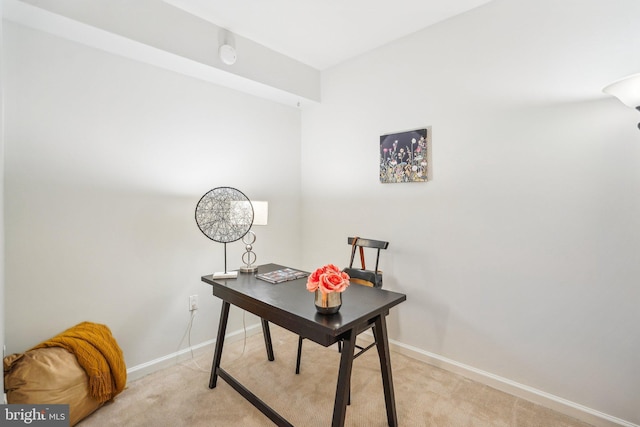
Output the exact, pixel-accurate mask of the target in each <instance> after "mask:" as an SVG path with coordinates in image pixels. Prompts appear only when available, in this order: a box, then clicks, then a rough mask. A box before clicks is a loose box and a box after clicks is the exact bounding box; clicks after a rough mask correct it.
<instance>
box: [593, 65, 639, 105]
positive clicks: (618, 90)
mask: <svg viewBox="0 0 640 427" xmlns="http://www.w3.org/2000/svg"><path fill="white" fill-rule="evenodd" d="M602 91H603V92H604V93H606V94H609V95H613V96H615V97H616V98H618V99H619V100H620V101H622V103H623V104H625V105H627V106H629V107H631V108H636V107H638V106H640V73H639V74H633V75H631V76H628V77H625V78H623V79H620V80H617V81H615V82H613V83H611V84H610V85H609V86H607V87H605V88H604V89H602Z"/></svg>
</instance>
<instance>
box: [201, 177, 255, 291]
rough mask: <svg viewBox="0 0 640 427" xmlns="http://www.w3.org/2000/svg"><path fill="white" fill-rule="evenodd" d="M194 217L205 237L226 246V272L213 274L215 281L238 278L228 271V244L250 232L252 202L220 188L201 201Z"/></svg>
mask: <svg viewBox="0 0 640 427" xmlns="http://www.w3.org/2000/svg"><path fill="white" fill-rule="evenodd" d="M195 217H196V223H197V224H198V228H199V229H200V231H202V234H204V235H205V236H207V237H208V238H209V239H211V240H213V241H214V242H218V243H224V272H219V273H214V274H213V277H214V279H233V278H236V277H237V276H238V272H237V271H227V243H230V242H235V241H236V240H240V239H241V238H243V237H244V236H245V234H247V233H248V232H249V230H250V229H251V225H252V224H253V205H252V204H251V201H250V200H249V199H248V198H247V196H245V195H244V193H242V192H241V191H240V190H237V189H235V188H231V187H217V188H214V189H213V190H210V191H208V192H207V193H206V194H205V195H204V196H202V197H201V198H200V201H199V202H198V204H197V205H196V212H195ZM252 234H253V233H252ZM254 237H255V236H254ZM254 240H255V239H254ZM254 257H255V254H254ZM243 260H244V257H243ZM254 261H255V259H254ZM245 262H246V261H245Z"/></svg>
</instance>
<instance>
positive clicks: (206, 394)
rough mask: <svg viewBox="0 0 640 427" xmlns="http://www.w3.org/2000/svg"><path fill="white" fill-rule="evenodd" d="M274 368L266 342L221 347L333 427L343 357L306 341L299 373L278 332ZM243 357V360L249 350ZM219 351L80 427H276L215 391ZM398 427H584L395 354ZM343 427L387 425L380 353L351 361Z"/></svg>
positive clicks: (153, 380)
mask: <svg viewBox="0 0 640 427" xmlns="http://www.w3.org/2000/svg"><path fill="white" fill-rule="evenodd" d="M271 332H272V339H273V346H274V352H275V357H276V360H275V361H274V362H269V361H267V358H266V353H265V348H264V340H263V338H262V335H260V334H258V335H253V336H251V337H248V338H247V341H246V346H245V345H244V343H243V342H242V341H237V342H234V343H225V348H224V351H223V360H222V364H221V366H222V367H223V368H225V370H226V371H227V372H229V373H230V374H231V375H233V376H234V377H236V378H237V379H238V380H239V381H240V382H241V383H242V384H243V385H244V386H246V387H247V388H248V389H250V390H251V391H252V392H253V393H254V394H256V395H257V396H259V397H260V398H261V399H262V400H263V401H265V402H266V403H267V404H268V405H269V406H271V407H272V408H274V409H275V410H276V411H278V412H279V413H280V414H281V415H282V416H284V417H285V418H286V419H287V420H288V421H289V422H291V423H292V424H293V425H295V426H301V427H305V426H308V427H314V426H330V425H331V416H332V412H333V402H334V397H335V387H336V380H337V373H338V365H339V359H340V355H339V353H338V351H337V348H336V347H335V346H333V347H329V348H324V347H322V346H320V345H318V344H315V343H313V342H311V341H305V343H304V346H303V354H302V368H301V372H300V375H296V374H295V360H296V348H297V336H295V335H294V334H292V333H290V332H288V331H286V330H284V329H281V328H279V327H277V326H275V325H272V330H271ZM243 348H244V351H243ZM212 356H213V350H211V351H210V352H208V353H207V354H202V355H199V356H196V357H195V358H193V359H189V360H186V361H182V362H179V363H178V362H177V363H176V365H175V366H174V367H171V368H168V369H165V370H162V371H158V372H155V373H153V374H150V375H147V376H146V377H143V378H141V379H138V380H136V381H133V382H131V383H130V384H128V387H127V389H126V390H124V391H123V392H122V393H121V394H120V395H118V396H117V397H116V399H115V400H114V401H113V402H112V403H109V404H107V405H105V406H104V407H102V408H101V409H99V410H98V411H96V412H95V413H94V414H92V415H91V416H89V417H88V418H86V419H85V420H83V421H82V422H81V423H80V424H78V425H79V426H80V427H104V426H114V427H115V426H118V427H123V426H124V427H136V426H149V427H152V426H153V427H163V426H171V427H177V426H225V427H228V426H242V427H254V426H255V427H258V426H270V425H273V423H272V422H271V421H270V420H269V419H268V418H267V417H265V416H264V415H263V414H262V413H261V412H260V411H258V410H257V409H255V408H254V407H253V406H252V405H251V404H250V403H249V402H247V401H246V400H245V399H244V398H243V397H242V396H240V395H239V394H238V393H237V392H236V391H235V390H233V389H232V388H231V387H230V386H229V385H228V384H227V383H226V382H225V381H224V380H222V379H218V385H217V387H216V388H215V389H209V387H208V384H209V369H210V368H211V360H212ZM391 363H392V369H393V382H394V387H395V394H396V405H397V410H398V422H399V424H400V426H405V427H412V426H434V427H471V426H473V427H503V426H513V427H540V426H553V427H588V426H589V425H588V424H585V423H582V422H580V421H577V420H575V419H572V418H570V417H567V416H565V415H562V414H560V413H558V412H554V411H552V410H549V409H546V408H544V407H541V406H539V405H535V404H533V403H530V402H528V401H525V400H523V399H519V398H516V397H514V396H511V395H509V394H506V393H503V392H501V391H498V390H495V389H493V388H490V387H487V386H485V385H482V384H479V383H477V382H474V381H471V380H469V379H466V378H464V377H462V376H459V375H456V374H453V373H450V372H448V371H445V370H442V369H440V368H437V367H434V366H431V365H428V364H426V363H423V362H419V361H416V360H414V359H412V358H409V357H406V356H404V355H402V354H398V353H393V352H392V354H391ZM351 390H352V391H351V405H350V406H348V407H347V416H346V423H345V424H346V426H351V427H360V426H361V427H373V426H386V425H387V419H386V412H385V404H384V396H383V392H382V381H381V378H380V365H379V361H378V354H377V352H376V351H375V349H371V350H369V351H368V352H367V353H365V354H364V355H362V356H361V357H359V358H357V359H356V360H355V361H354V366H353V374H352V389H351Z"/></svg>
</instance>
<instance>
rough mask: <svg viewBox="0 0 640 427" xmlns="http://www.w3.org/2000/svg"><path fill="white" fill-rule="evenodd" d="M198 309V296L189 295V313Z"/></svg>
mask: <svg viewBox="0 0 640 427" xmlns="http://www.w3.org/2000/svg"><path fill="white" fill-rule="evenodd" d="M197 309H198V295H191V296H190V297H189V311H194V310H197Z"/></svg>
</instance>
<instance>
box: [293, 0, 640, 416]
mask: <svg viewBox="0 0 640 427" xmlns="http://www.w3.org/2000/svg"><path fill="white" fill-rule="evenodd" d="M639 21H640V3H638V2H637V1H634V0H613V1H610V0H587V1H583V0H580V1H578V0H564V1H561V2H558V1H556V0H542V1H540V0H535V1H533V0H509V1H507V0H496V1H494V2H492V3H490V4H488V5H485V6H483V7H481V8H479V9H476V10H473V11H471V12H468V13H466V14H465V15H462V16H459V17H456V18H453V19H450V20H448V21H445V22H443V23H441V24H438V25H435V26H433V27H431V28H428V29H425V30H423V31H420V32H418V33H416V34H414V35H412V36H410V37H407V38H404V39H402V40H399V41H397V42H395V43H392V44H390V45H388V46H385V47H382V48H380V49H377V50H375V51H373V52H371V53H369V54H366V55H363V56H361V57H359V58H356V59H354V60H351V61H349V62H347V63H344V64H342V65H340V66H337V67H334V68H332V69H330V70H328V71H326V72H323V78H322V94H321V97H322V100H323V101H322V104H321V105H318V106H314V107H310V108H307V109H305V110H304V112H303V116H302V135H303V137H302V140H303V148H302V171H303V175H302V176H303V187H302V190H303V212H302V214H303V219H304V222H303V230H304V236H303V237H304V238H303V242H304V250H303V253H304V264H305V266H306V267H307V268H313V267H314V266H317V265H321V264H324V263H327V262H334V263H342V264H345V263H347V261H348V253H349V247H348V246H347V245H346V236H347V235H359V236H361V237H370V238H379V239H384V240H389V241H390V246H389V250H388V251H387V252H386V253H384V254H383V255H382V258H381V264H382V270H383V271H384V274H385V280H386V284H385V286H386V287H387V288H389V289H392V290H397V291H401V292H405V293H406V294H407V298H408V299H407V302H406V303H404V304H402V305H401V306H399V307H398V308H396V309H394V310H393V311H392V313H391V316H390V320H389V322H390V326H389V329H390V334H391V337H392V338H393V339H394V340H395V341H396V342H399V343H401V344H402V345H405V346H412V347H414V348H416V349H417V350H418V351H421V352H424V353H425V354H429V355H433V356H436V357H439V358H445V359H446V360H448V361H449V362H452V363H460V364H464V365H466V366H467V367H468V368H469V369H470V370H475V371H476V372H478V371H484V372H486V373H489V374H490V375H494V376H498V377H501V378H502V379H505V381H506V382H510V383H511V384H513V383H517V384H519V385H520V386H522V387H523V388H527V387H528V388H529V389H528V390H531V388H532V389H534V391H535V390H539V391H541V392H544V393H548V394H550V395H552V397H553V396H555V397H557V398H559V399H567V400H568V401H570V402H574V403H576V404H577V405H584V406H585V407H587V408H589V410H591V411H592V412H593V413H597V412H602V413H604V414H607V415H610V416H611V417H610V418H611V419H615V418H619V419H622V420H626V421H627V422H631V423H635V424H640V410H639V409H638V408H639V407H638V405H637V404H638V396H640V382H639V381H638V379H639V378H640V359H639V358H638V354H640V336H639V335H638V332H637V325H638V324H640V310H638V302H639V301H640V287H638V277H640V191H639V190H640V132H638V129H637V128H636V124H637V122H638V121H640V116H639V115H638V114H637V112H635V111H633V110H631V109H629V108H626V107H624V106H623V105H622V104H621V103H619V102H618V101H617V100H615V99H612V98H608V97H607V96H605V95H604V94H602V93H601V88H602V87H604V86H605V85H606V84H608V83H610V82H611V81H613V80H615V79H617V78H619V77H622V76H625V75H627V74H631V73H635V72H640V56H639V55H638V52H640V27H638V25H637V23H638V22H639ZM397 25H401V23H397ZM424 126H432V130H433V145H432V154H433V159H432V160H433V162H432V163H433V164H432V168H433V169H432V171H433V180H432V181H430V182H428V183H415V184H381V183H380V182H379V179H378V161H379V154H378V142H379V136H380V135H382V134H386V133H391V132H397V131H402V130H409V129H415V128H420V127H424Z"/></svg>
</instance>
